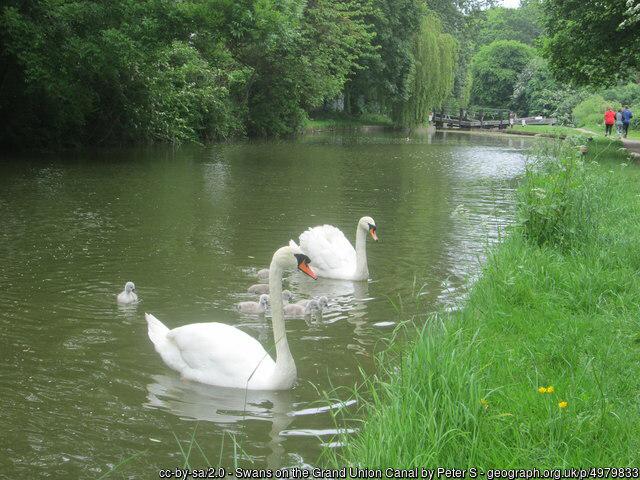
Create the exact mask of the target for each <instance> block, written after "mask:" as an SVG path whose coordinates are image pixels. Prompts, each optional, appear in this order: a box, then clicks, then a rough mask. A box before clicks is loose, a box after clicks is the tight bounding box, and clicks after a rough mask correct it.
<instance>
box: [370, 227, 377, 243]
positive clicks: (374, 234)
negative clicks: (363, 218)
mask: <svg viewBox="0 0 640 480" xmlns="http://www.w3.org/2000/svg"><path fill="white" fill-rule="evenodd" d="M369 233H370V234H371V238H373V239H374V240H375V241H376V242H377V241H378V235H376V227H371V228H370V229H369Z"/></svg>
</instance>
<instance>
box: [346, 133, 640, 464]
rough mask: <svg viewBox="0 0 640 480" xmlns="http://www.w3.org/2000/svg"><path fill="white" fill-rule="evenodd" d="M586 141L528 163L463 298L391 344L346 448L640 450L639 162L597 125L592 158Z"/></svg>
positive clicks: (398, 452) (556, 454)
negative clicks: (506, 223) (406, 339)
mask: <svg viewBox="0 0 640 480" xmlns="http://www.w3.org/2000/svg"><path fill="white" fill-rule="evenodd" d="M583 141H584V139H578V140H576V141H574V142H573V143H574V144H573V145H571V144H570V142H554V141H549V142H548V143H547V145H546V147H544V151H541V152H540V154H539V156H538V157H536V158H537V160H536V161H535V162H532V163H531V164H530V165H529V167H528V169H527V173H526V175H525V178H524V179H523V182H522V185H521V187H520V190H519V194H518V195H519V198H518V223H517V225H516V226H514V227H513V228H512V229H511V230H510V232H509V235H507V237H506V240H504V241H503V242H502V243H501V244H500V245H499V246H498V247H497V248H496V249H495V250H494V251H493V253H492V254H491V255H490V256H489V259H488V261H487V263H486V265H485V267H484V271H483V275H482V277H481V279H480V280H479V281H478V282H477V284H476V285H475V286H474V288H473V290H472V293H471V295H470V298H469V299H468V301H467V303H466V304H465V307H464V309H463V310H461V311H460V312H458V313H454V314H448V315H438V316H435V317H431V318H429V319H425V318H417V319H416V324H420V325H424V326H423V327H421V329H420V332H419V335H418V338H417V340H416V341H415V342H414V343H413V344H411V345H410V346H409V347H406V346H405V347H403V349H402V351H394V350H393V349H391V350H390V351H389V352H387V353H386V354H385V358H383V359H381V370H382V373H380V374H379V375H378V376H377V377H376V378H370V379H368V383H367V385H365V389H366V390H367V391H366V393H365V394H364V398H367V399H370V400H363V401H362V403H361V404H364V406H363V408H364V412H362V414H363V418H364V419H365V420H364V422H363V424H362V426H361V430H360V432H359V434H358V435H356V436H355V437H349V438H347V439H345V440H346V441H347V442H348V445H347V446H346V447H344V448H343V449H342V450H341V451H340V452H338V453H337V455H338V457H337V458H335V459H334V460H335V462H336V463H338V464H345V463H347V464H352V465H353V464H358V465H363V466H367V467H386V466H403V467H408V466H448V467H454V466H455V467H463V468H464V467H481V468H490V467H502V468H509V467H511V468H527V467H587V466H596V467H600V466H637V465H638V464H640V407H639V405H640V402H639V401H640V375H639V374H638V372H639V371H640V370H639V367H640V276H639V275H638V272H639V271H640V248H639V246H640V222H638V218H640V168H638V167H637V166H635V165H628V166H627V165H626V164H625V163H623V162H626V161H627V159H626V153H625V152H621V151H619V150H618V149H619V147H620V144H619V143H618V142H609V141H607V140H604V139H600V138H596V139H595V140H594V141H593V142H591V143H590V144H589V145H590V151H589V154H588V155H587V156H586V158H585V159H584V160H583V159H581V158H579V157H578V155H577V154H576V148H575V144H578V143H581V142H583ZM594 160H595V161H594ZM549 387H552V388H549ZM542 388H544V389H545V390H541V389H542ZM541 392H544V393H541ZM564 402H566V403H564Z"/></svg>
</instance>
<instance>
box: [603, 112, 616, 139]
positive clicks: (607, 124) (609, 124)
mask: <svg viewBox="0 0 640 480" xmlns="http://www.w3.org/2000/svg"><path fill="white" fill-rule="evenodd" d="M615 123H616V112H614V111H613V109H612V108H611V107H609V108H607V111H606V112H604V136H605V137H606V136H607V135H611V129H612V128H613V125H614V124H615Z"/></svg>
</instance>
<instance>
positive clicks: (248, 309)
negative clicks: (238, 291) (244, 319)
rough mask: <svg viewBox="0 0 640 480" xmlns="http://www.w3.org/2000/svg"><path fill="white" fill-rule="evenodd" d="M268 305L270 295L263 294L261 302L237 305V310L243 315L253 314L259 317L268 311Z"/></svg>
mask: <svg viewBox="0 0 640 480" xmlns="http://www.w3.org/2000/svg"><path fill="white" fill-rule="evenodd" d="M268 304H269V295H267V294H266V293H263V294H262V295H260V300H259V301H257V302H240V303H236V308H237V309H238V310H239V311H240V312H242V313H252V314H254V315H259V314H261V313H264V312H266V311H267V305H268Z"/></svg>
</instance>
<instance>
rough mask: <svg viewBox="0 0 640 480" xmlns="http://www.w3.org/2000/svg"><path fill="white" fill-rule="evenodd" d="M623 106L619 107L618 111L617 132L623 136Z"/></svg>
mask: <svg viewBox="0 0 640 480" xmlns="http://www.w3.org/2000/svg"><path fill="white" fill-rule="evenodd" d="M622 117H623V115H622V108H619V109H618V111H617V112H616V132H617V133H618V136H619V137H621V136H622V125H623V122H622Z"/></svg>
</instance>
